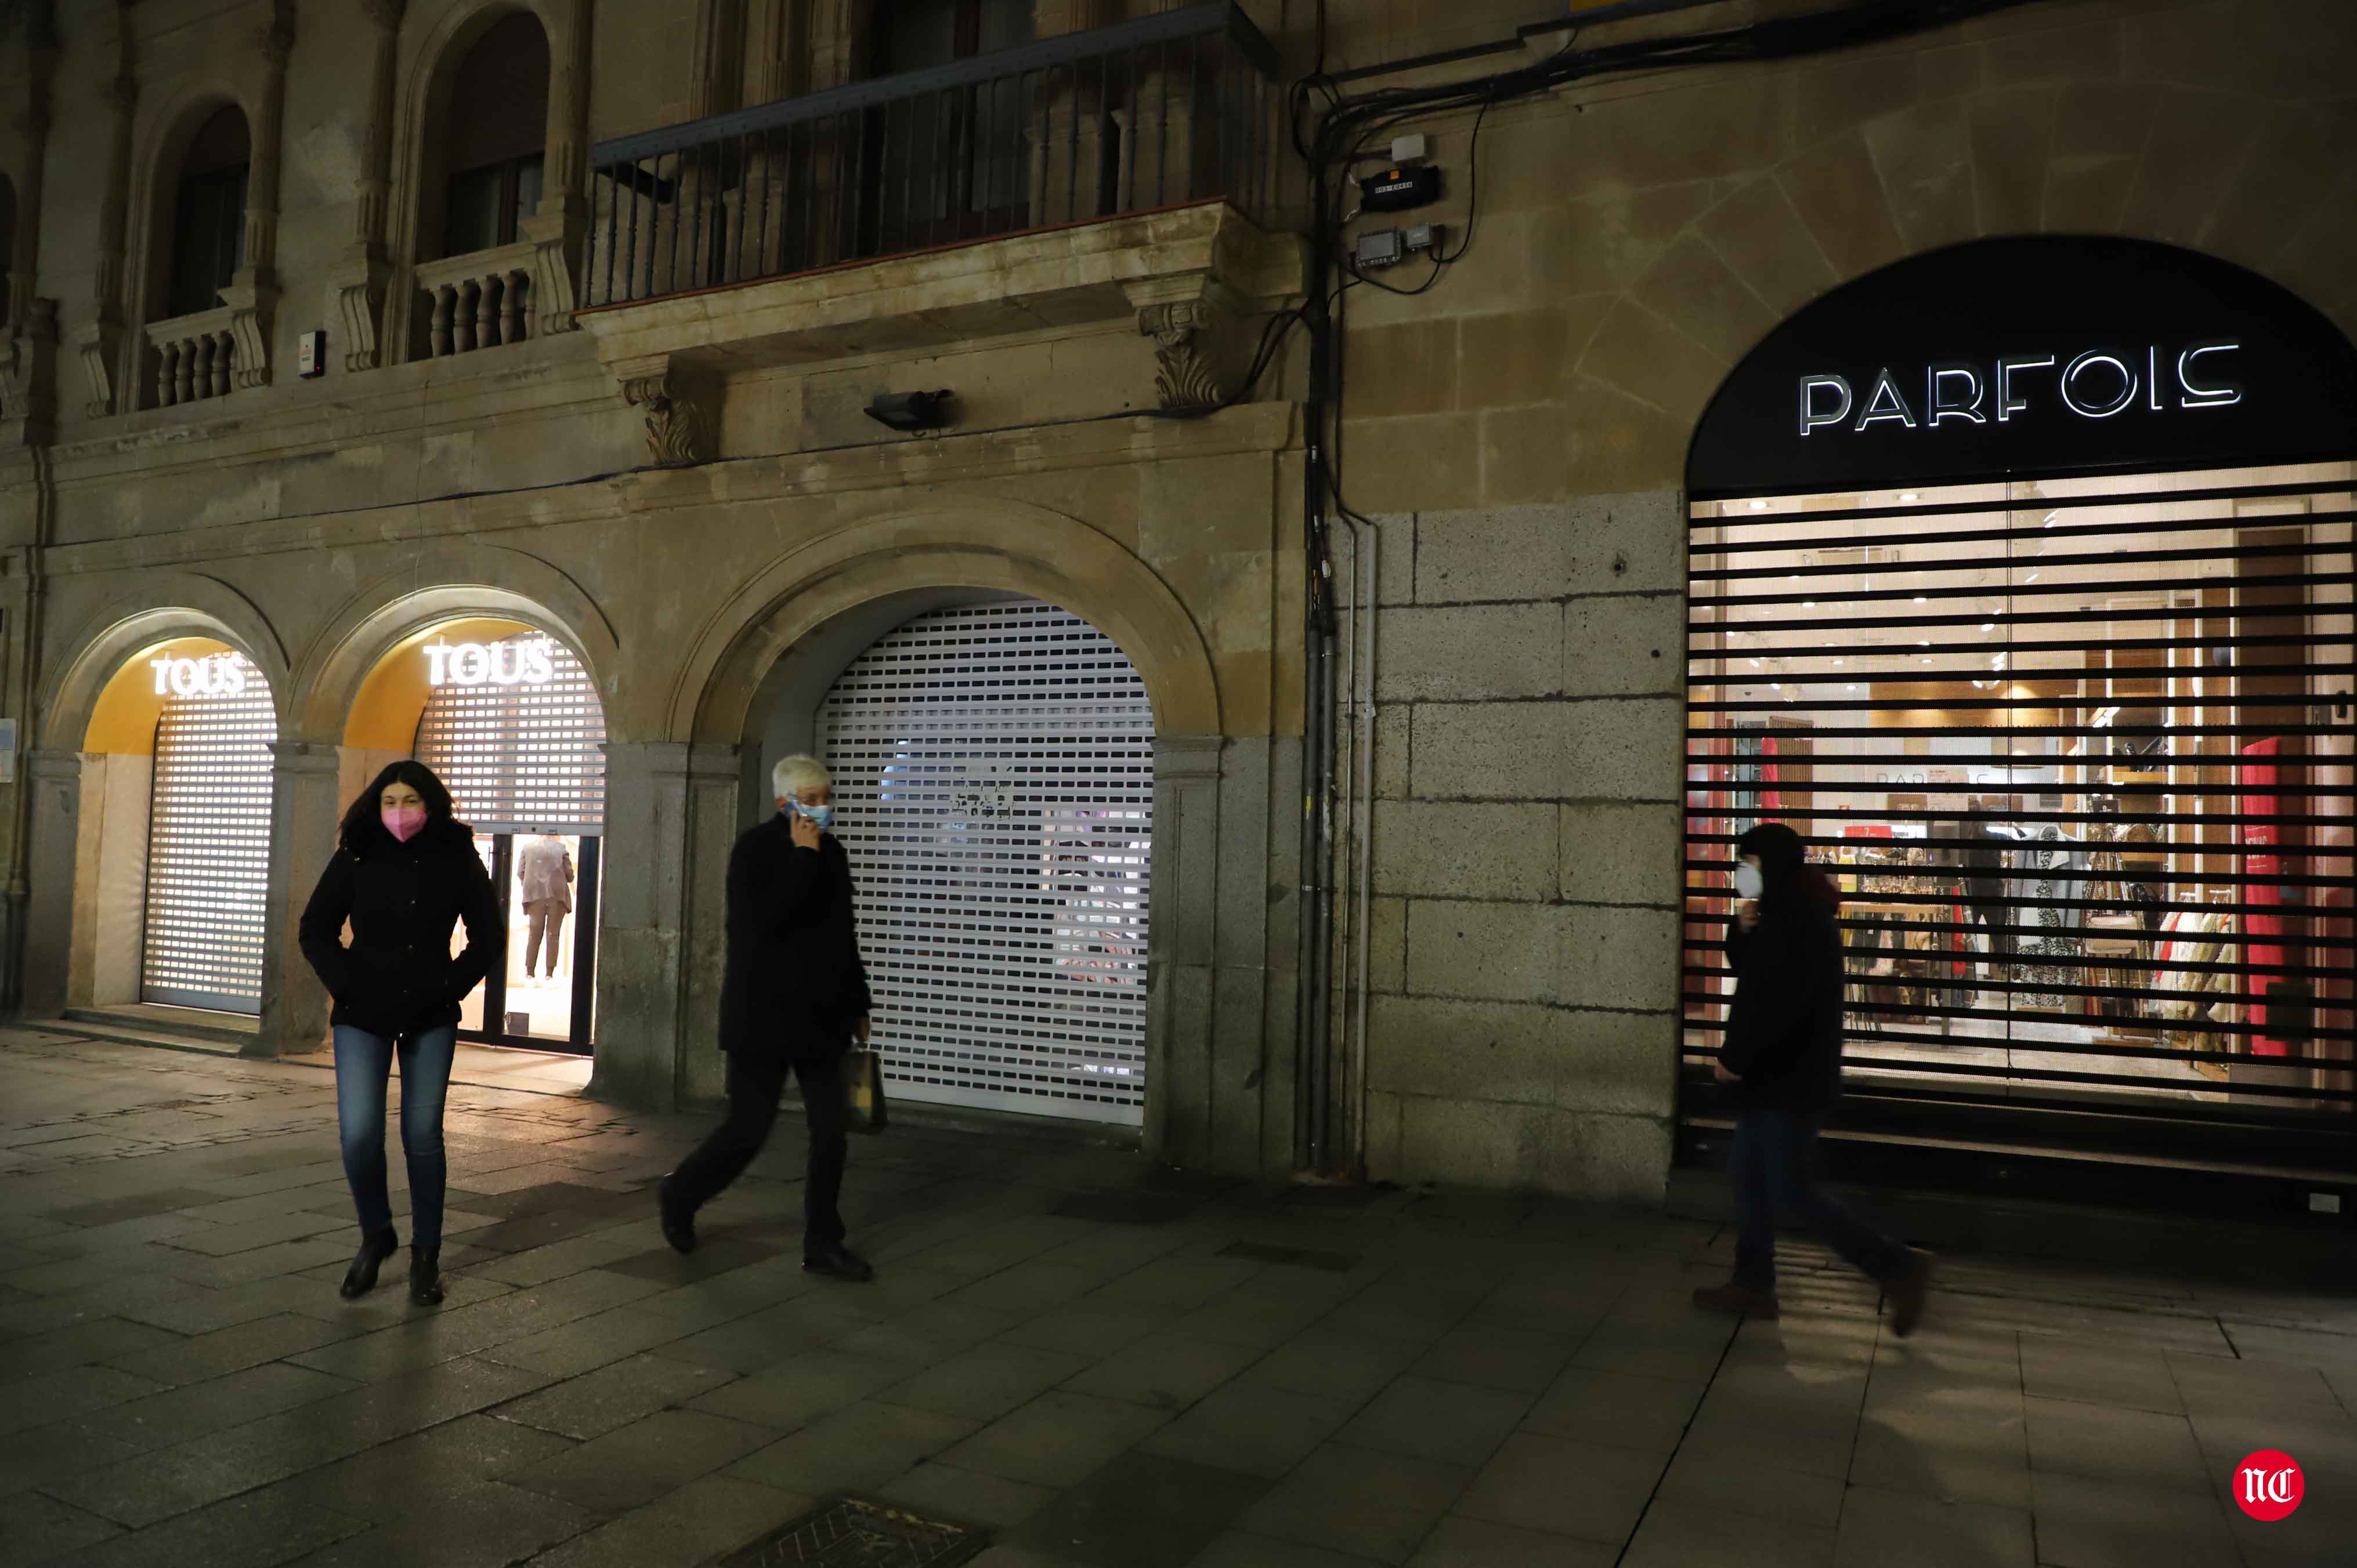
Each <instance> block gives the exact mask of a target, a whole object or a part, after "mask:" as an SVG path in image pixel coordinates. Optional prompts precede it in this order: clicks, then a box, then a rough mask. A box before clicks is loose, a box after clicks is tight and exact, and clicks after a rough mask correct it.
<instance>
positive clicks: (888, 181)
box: [863, 0, 1032, 255]
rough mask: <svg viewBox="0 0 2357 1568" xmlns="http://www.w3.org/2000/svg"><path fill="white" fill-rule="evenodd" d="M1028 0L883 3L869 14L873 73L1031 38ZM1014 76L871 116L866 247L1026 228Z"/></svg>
mask: <svg viewBox="0 0 2357 1568" xmlns="http://www.w3.org/2000/svg"><path fill="white" fill-rule="evenodd" d="M1031 13H1032V7H1031V5H1030V0H891V3H890V4H888V5H884V6H883V7H882V8H881V9H880V11H879V12H878V14H877V18H876V30H875V33H874V35H873V40H872V61H873V65H874V74H875V75H877V76H900V75H905V74H906V73H908V72H909V71H916V70H929V69H931V68H932V67H934V66H942V65H948V64H950V63H951V62H952V61H955V60H961V59H972V58H973V57H974V56H976V55H986V54H995V53H996V52H997V51H998V50H1000V49H1005V48H1013V47H1015V46H1016V45H1017V44H1024V43H1028V42H1029V41H1030V40H1031ZM1027 102H1028V100H1027V97H1026V94H1025V91H1024V86H1023V82H1022V81H1021V80H1020V79H1017V78H1008V79H1007V80H1006V81H997V82H993V83H990V84H987V85H985V86H981V87H969V88H959V89H954V90H952V91H947V92H936V93H929V94H926V95H924V96H922V97H919V98H912V99H909V100H907V101H905V102H899V103H896V104H893V105H891V106H889V107H888V108H887V109H884V110H882V111H879V112H877V113H875V114H872V115H871V116H870V117H869V123H868V130H867V138H866V140H867V157H866V220H865V222H864V224H863V228H864V230H865V231H866V232H865V241H866V248H867V250H868V251H869V252H870V253H871V254H878V255H883V254H889V253H891V252H895V251H902V250H909V249H915V248H918V247H921V246H924V245H928V244H937V243H941V242H947V241H952V240H965V239H974V238H977V237H979V236H981V235H984V234H991V233H1000V232H1004V231H1007V230H1010V229H1017V228H1021V227H1023V226H1024V223H1025V221H1026V216H1025V215H1026V214H1027V213H1028V210H1029V208H1030V191H1029V178H1028V175H1029V162H1030V158H1029V152H1028V143H1027V142H1026V141H1025V139H1024V131H1025V125H1026V122H1027V120H1028V113H1027V109H1026V104H1027Z"/></svg>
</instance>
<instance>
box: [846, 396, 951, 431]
mask: <svg viewBox="0 0 2357 1568" xmlns="http://www.w3.org/2000/svg"><path fill="white" fill-rule="evenodd" d="M951 400H952V393H950V392H947V391H946V390H944V391H942V392H885V393H882V394H881V395H879V396H878V397H877V399H876V401H875V402H873V403H869V404H868V405H867V408H866V414H867V417H868V418H870V419H872V420H874V421H875V422H876V423H877V424H880V425H882V426H884V427H885V428H886V429H887V430H899V431H918V430H939V429H941V428H942V427H943V426H944V425H946V424H949V422H950V403H951Z"/></svg>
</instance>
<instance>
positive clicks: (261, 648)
mask: <svg viewBox="0 0 2357 1568" xmlns="http://www.w3.org/2000/svg"><path fill="white" fill-rule="evenodd" d="M176 637H210V638H215V639H219V640H221V641H222V642H225V643H227V644H229V646H231V648H234V649H236V650H238V651H239V652H240V653H242V654H243V655H244V656H245V657H246V658H247V660H250V661H251V662H252V663H253V666H254V667H255V668H256V669H258V670H260V671H262V672H263V675H264V678H265V679H266V680H268V682H270V695H271V701H272V703H273V704H274V706H275V707H276V708H277V711H278V727H279V733H280V734H282V735H284V734H285V733H286V728H287V723H288V720H289V718H290V717H291V715H292V714H293V712H294V710H293V707H292V693H291V690H290V688H291V685H292V682H290V681H289V680H288V674H289V671H288V668H287V662H286V652H285V647H284V646H283V645H282V644H281V643H280V642H279V639H278V634H277V632H276V631H275V630H274V629H273V628H272V627H271V625H270V622H269V619H268V618H267V617H265V616H264V614H263V613H262V611H261V610H260V609H258V608H256V607H255V606H254V604H253V601H252V600H250V599H248V598H247V597H246V596H244V595H242V594H241V593H239V592H238V591H237V590H236V589H235V588H232V587H231V586H230V585H228V584H227V583H224V582H222V581H221V580H220V579H219V578H217V577H206V576H200V575H197V574H194V573H186V572H182V573H174V574H172V575H167V576H163V577H152V578H147V579H145V580H144V581H143V582H142V583H141V584H140V585H138V586H137V587H135V588H132V589H129V590H126V591H125V592H124V593H122V594H120V595H118V596H116V597H114V598H113V599H112V600H111V601H109V602H108V603H107V604H106V605H105V607H102V608H101V609H100V610H99V611H97V612H96V613H95V614H93V615H92V616H91V617H90V618H88V619H87V620H85V621H84V622H83V623H82V625H81V628H79V629H78V630H77V631H76V632H75V633H74V635H73V637H72V638H71V639H69V640H68V642H67V643H66V653H65V657H64V659H63V660H62V661H61V663H60V664H59V669H58V673H57V674H56V675H55V676H54V677H52V678H51V680H50V682H49V684H48V690H47V691H46V692H45V693H44V694H43V697H42V701H41V704H40V716H41V727H40V739H39V745H40V746H41V747H43V748H45V749H49V750H60V751H70V750H75V749H78V748H79V747H80V746H81V739H82V736H84V735H85V734H87V733H88V732H89V729H90V721H91V713H92V711H93V710H94V709H95V708H96V706H97V703H98V699H99V695H100V693H102V692H103V691H105V689H106V683H107V682H109V681H111V680H113V678H114V675H115V672H116V671H119V670H120V669H122V667H123V662H124V660H126V659H128V658H130V657H131V656H132V655H133V654H135V653H136V652H138V651H139V650H141V649H143V648H149V647H153V646H154V645H155V644H156V643H158V642H164V641H167V640H169V639H173V638H176Z"/></svg>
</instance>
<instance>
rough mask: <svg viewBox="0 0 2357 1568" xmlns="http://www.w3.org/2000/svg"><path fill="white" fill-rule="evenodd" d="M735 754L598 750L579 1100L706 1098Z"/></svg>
mask: <svg viewBox="0 0 2357 1568" xmlns="http://www.w3.org/2000/svg"><path fill="white" fill-rule="evenodd" d="M739 779H740V769H739V767H738V763H737V747H735V746H725V745H718V744H711V743H705V744H689V743H685V742H679V741H636V742H632V741H608V743H607V745H606V821H607V824H608V831H607V833H606V839H605V845H604V851H603V853H604V855H605V859H604V862H603V872H602V881H601V884H600V886H599V888H598V894H597V906H598V908H597V919H598V930H597V985H598V1001H597V1061H596V1066H595V1069H594V1070H593V1071H592V1073H591V1075H590V1080H589V1092H590V1094H591V1095H592V1096H594V1097H596V1098H597V1099H600V1100H610V1101H617V1102H619V1103H621V1104H625V1105H630V1106H634V1107H637V1108H639V1109H642V1110H653V1111H669V1110H673V1109H676V1108H677V1107H679V1106H681V1105H683V1104H694V1103H697V1102H701V1101H712V1100H716V1099H718V1098H719V1096H720V1092H721V1084H722V1080H723V1078H724V1072H723V1064H722V1061H721V1058H720V1049H719V1044H718V1025H719V1018H720V972H721V965H722V962H723V961H724V959H725V958H726V925H725V922H726V914H727V903H726V883H727V872H728V851H729V849H730V847H731V846H732V845H733V844H734V843H736V839H737V789H738V784H739Z"/></svg>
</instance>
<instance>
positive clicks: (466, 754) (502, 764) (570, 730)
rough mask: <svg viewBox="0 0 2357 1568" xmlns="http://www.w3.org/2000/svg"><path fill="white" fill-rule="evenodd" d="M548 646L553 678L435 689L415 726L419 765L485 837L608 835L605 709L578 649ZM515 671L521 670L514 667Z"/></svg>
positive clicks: (516, 640) (461, 817) (511, 642)
mask: <svg viewBox="0 0 2357 1568" xmlns="http://www.w3.org/2000/svg"><path fill="white" fill-rule="evenodd" d="M521 642H544V643H545V644H546V645H547V650H548V655H549V661H550V664H551V667H552V669H553V671H554V673H553V674H552V675H551V677H550V679H548V680H547V681H545V682H541V683H539V684H536V685H524V684H515V685H505V686H503V685H497V684H492V683H485V684H483V685H478V686H458V685H448V686H439V687H436V689H435V692H434V694H433V696H432V697H430V698H429V699H427V701H426V704H425V717H424V718H422V719H420V720H419V721H418V725H417V760H418V761H420V762H423V763H424V764H425V766H426V767H428V768H432V769H434V771H435V773H436V775H438V776H439V777H440V779H441V780H442V782H443V783H444V785H446V786H447V788H448V789H449V791H450V798H451V800H453V801H454V802H455V803H456V806H457V814H458V819H459V821H461V822H466V823H467V824H468V826H470V827H472V828H473V829H474V830H475V831H476V832H479V833H514V832H547V833H582V834H599V833H603V832H605V831H606V756H605V751H604V749H603V748H604V746H605V744H606V710H605V707H604V705H603V704H602V703H599V702H598V700H597V686H596V685H595V684H594V683H593V682H591V681H590V679H589V671H587V669H585V668H583V666H582V663H581V660H579V659H577V658H576V657H575V656H574V653H573V650H571V649H569V648H566V647H565V645H564V644H563V643H561V642H557V641H555V640H554V639H544V638H537V637H533V638H510V639H504V640H503V641H502V642H500V643H498V644H494V645H493V646H494V647H495V648H500V649H505V648H509V647H512V646H514V645H515V644H517V643H521ZM509 667H510V668H512V667H513V666H509Z"/></svg>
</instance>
